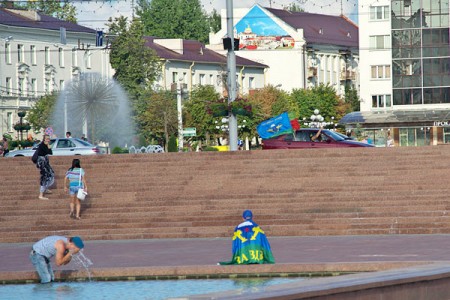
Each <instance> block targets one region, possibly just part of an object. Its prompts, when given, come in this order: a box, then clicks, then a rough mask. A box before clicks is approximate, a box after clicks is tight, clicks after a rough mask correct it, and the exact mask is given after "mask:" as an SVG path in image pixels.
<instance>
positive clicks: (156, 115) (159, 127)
mask: <svg viewBox="0 0 450 300" xmlns="http://www.w3.org/2000/svg"><path fill="white" fill-rule="evenodd" d="M143 97H144V98H146V99H147V101H146V102H145V103H146V104H147V107H146V108H145V110H144V111H142V113H140V114H139V115H138V116H137V121H138V123H139V125H140V127H141V128H142V129H143V130H142V131H141V135H142V136H143V137H144V138H145V140H146V141H150V140H151V139H155V138H156V139H157V140H163V141H164V144H165V145H166V147H165V151H166V152H167V150H168V149H167V141H168V140H169V136H171V135H175V134H176V133H177V130H178V112H177V102H176V98H175V95H174V94H173V93H171V92H170V91H158V92H152V91H148V92H146V93H145V95H143Z"/></svg>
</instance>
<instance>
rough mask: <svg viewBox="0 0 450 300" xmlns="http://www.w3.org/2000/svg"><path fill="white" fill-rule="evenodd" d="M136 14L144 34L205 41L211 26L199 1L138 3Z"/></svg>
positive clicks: (146, 1)
mask: <svg viewBox="0 0 450 300" xmlns="http://www.w3.org/2000/svg"><path fill="white" fill-rule="evenodd" d="M136 15H137V16H139V17H140V19H141V20H142V23H143V24H144V33H145V35H150V36H155V37H161V38H180V39H188V40H198V41H200V42H207V41H208V36H209V30H210V28H209V26H210V23H209V21H208V16H207V15H206V14H205V13H204V12H203V10H202V8H201V3H200V1H199V0H152V1H148V0H138V1H137V9H136Z"/></svg>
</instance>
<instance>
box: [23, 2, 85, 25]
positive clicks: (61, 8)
mask: <svg viewBox="0 0 450 300" xmlns="http://www.w3.org/2000/svg"><path fill="white" fill-rule="evenodd" d="M25 8H27V9H32V10H37V11H41V12H42V13H43V14H45V15H48V16H53V17H55V18H58V19H60V20H64V21H68V22H72V23H77V11H76V8H75V6H73V5H72V4H71V3H70V1H69V0H59V1H48V0H35V1H26V5H25Z"/></svg>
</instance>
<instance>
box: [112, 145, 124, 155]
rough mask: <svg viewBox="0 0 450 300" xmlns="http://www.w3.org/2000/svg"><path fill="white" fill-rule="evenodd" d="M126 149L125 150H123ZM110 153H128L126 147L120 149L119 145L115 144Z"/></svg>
mask: <svg viewBox="0 0 450 300" xmlns="http://www.w3.org/2000/svg"><path fill="white" fill-rule="evenodd" d="M124 150H126V152H124ZM111 153H112V154H121V153H128V149H122V148H120V147H119V146H116V147H114V148H113V149H112V151H111Z"/></svg>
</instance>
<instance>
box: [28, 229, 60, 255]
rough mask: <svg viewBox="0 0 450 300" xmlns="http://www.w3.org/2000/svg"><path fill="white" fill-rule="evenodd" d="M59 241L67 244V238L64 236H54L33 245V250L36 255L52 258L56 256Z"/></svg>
mask: <svg viewBox="0 0 450 300" xmlns="http://www.w3.org/2000/svg"><path fill="white" fill-rule="evenodd" d="M59 240H63V242H64V243H67V238H66V237H64V236H58V235H52V236H48V237H46V238H43V239H42V240H40V241H38V242H36V243H35V244H34V245H33V250H34V251H36V253H38V254H40V255H43V256H45V257H47V258H51V257H52V256H54V255H55V254H56V248H55V243H56V242H57V241H59Z"/></svg>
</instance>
